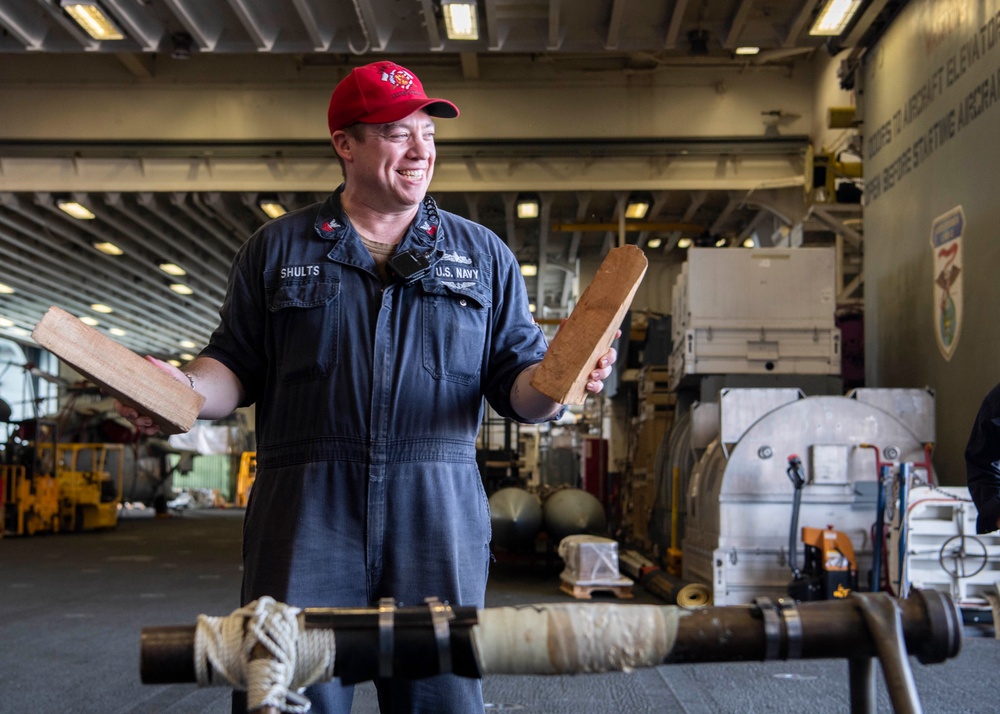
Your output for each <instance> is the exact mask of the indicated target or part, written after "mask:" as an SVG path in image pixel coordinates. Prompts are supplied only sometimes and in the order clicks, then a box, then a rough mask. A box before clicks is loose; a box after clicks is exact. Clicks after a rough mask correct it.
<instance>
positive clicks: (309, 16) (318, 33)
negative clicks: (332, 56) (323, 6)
mask: <svg viewBox="0 0 1000 714" xmlns="http://www.w3.org/2000/svg"><path fill="white" fill-rule="evenodd" d="M292 4H293V5H294V6H295V10H296V11H297V12H298V13H299V18H300V19H301V20H302V25H303V26H304V27H305V28H306V32H307V33H308V34H309V39H310V41H312V45H313V49H314V50H315V51H316V52H326V51H327V50H329V49H330V45H331V44H332V43H333V30H332V29H331V28H328V27H323V26H322V25H321V24H320V22H319V19H318V18H317V17H316V11H315V10H314V9H313V6H312V4H311V3H310V2H309V0H292Z"/></svg>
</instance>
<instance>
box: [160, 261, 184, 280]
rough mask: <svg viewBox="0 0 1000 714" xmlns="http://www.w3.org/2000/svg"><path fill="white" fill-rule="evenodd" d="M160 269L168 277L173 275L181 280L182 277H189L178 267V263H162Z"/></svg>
mask: <svg viewBox="0 0 1000 714" xmlns="http://www.w3.org/2000/svg"><path fill="white" fill-rule="evenodd" d="M159 268H160V270H162V271H163V272H164V273H166V274H167V275H173V276H174V277H178V278H179V277H180V276H182V275H187V271H186V270H184V268H182V267H181V266H179V265H177V263H160V265H159Z"/></svg>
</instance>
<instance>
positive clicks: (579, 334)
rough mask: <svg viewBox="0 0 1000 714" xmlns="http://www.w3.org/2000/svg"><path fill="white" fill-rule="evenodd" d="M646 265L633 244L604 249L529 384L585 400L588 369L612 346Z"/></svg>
mask: <svg viewBox="0 0 1000 714" xmlns="http://www.w3.org/2000/svg"><path fill="white" fill-rule="evenodd" d="M646 266H647V261H646V255H645V253H643V252H642V249H640V248H638V247H637V246H634V245H625V246H621V247H620V248H612V249H611V251H609V252H608V255H607V257H606V258H605V259H604V261H603V262H602V263H601V267H600V268H598V270H597V274H596V275H595V276H594V280H593V282H591V283H590V285H589V286H587V289H586V290H584V291H583V295H581V296H580V302H579V303H577V305H576V307H575V308H574V309H573V312H572V313H571V314H570V316H569V318H568V319H567V320H566V322H565V323H564V324H563V325H562V327H560V328H559V331H558V332H556V336H555V338H554V339H553V340H552V344H551V345H549V350H548V352H546V353H545V358H544V359H543V360H542V362H541V364H540V365H538V369H537V370H535V373H534V374H533V375H532V377H531V386H532V387H534V388H535V389H537V390H538V391H539V392H541V393H542V394H544V395H545V396H547V397H548V398H549V399H554V400H555V401H557V402H559V403H561V404H583V402H584V400H585V399H586V398H587V391H586V388H587V382H588V380H589V378H590V373H591V371H592V370H593V369H594V367H596V365H597V359H598V358H599V357H600V356H601V355H603V354H604V353H605V352H607V351H608V348H609V347H610V346H611V342H612V341H613V340H614V336H615V331H616V330H617V329H618V327H619V326H620V325H621V322H622V319H624V317H625V312H626V311H627V310H628V308H629V305H631V304H632V298H633V297H635V291H636V289H637V288H638V287H639V283H640V282H641V281H642V276H643V275H645V274H646Z"/></svg>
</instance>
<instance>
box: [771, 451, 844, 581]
mask: <svg viewBox="0 0 1000 714" xmlns="http://www.w3.org/2000/svg"><path fill="white" fill-rule="evenodd" d="M786 472H787V473H788V478H789V480H791V482H792V485H793V486H794V487H795V496H794V500H793V501H792V523H791V527H790V528H789V533H788V562H789V565H790V566H791V568H792V582H791V583H789V584H788V594H789V595H790V596H791V597H793V598H795V599H796V600H799V601H809V600H829V599H831V598H844V597H847V596H848V595H849V594H850V593H851V592H852V591H854V590H856V589H857V587H858V561H857V558H856V557H855V556H854V546H853V545H851V539H850V538H848V537H847V535H845V534H844V533H841V532H840V531H835V530H834V529H833V526H830V527H828V528H825V529H822V528H810V527H809V526H806V527H805V528H803V529H802V545H803V546H805V563H804V565H803V567H802V568H801V569H800V568H799V566H798V549H797V548H796V544H795V539H796V537H797V532H798V528H799V508H800V507H801V505H802V488H803V487H804V486H805V483H806V479H805V476H804V474H803V473H802V459H800V458H799V457H798V455H797V454H792V455H791V456H789V457H788V468H787V469H786Z"/></svg>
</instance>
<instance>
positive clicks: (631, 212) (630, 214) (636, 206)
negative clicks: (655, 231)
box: [625, 193, 653, 221]
mask: <svg viewBox="0 0 1000 714" xmlns="http://www.w3.org/2000/svg"><path fill="white" fill-rule="evenodd" d="M652 203H653V198H652V196H650V195H649V194H646V193H637V194H635V195H633V196H630V197H629V199H628V204H627V205H626V206H625V217H626V218H629V219H631V220H633V221H641V220H642V219H643V218H645V217H646V214H647V213H649V207H650V205H652Z"/></svg>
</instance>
